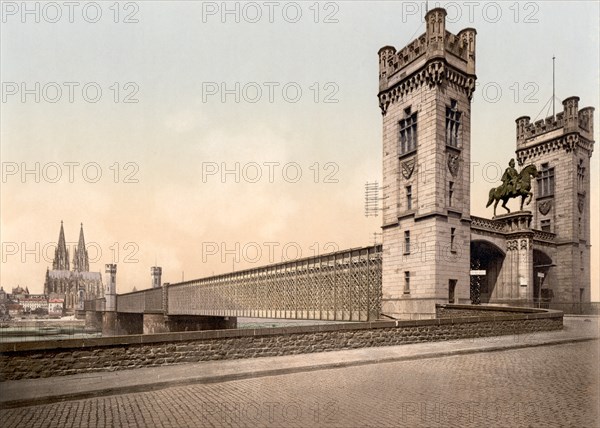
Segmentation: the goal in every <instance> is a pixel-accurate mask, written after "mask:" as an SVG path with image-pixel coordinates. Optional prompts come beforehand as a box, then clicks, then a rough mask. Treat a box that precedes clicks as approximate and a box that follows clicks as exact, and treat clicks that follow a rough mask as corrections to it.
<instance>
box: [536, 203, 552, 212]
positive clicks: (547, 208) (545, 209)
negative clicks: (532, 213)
mask: <svg viewBox="0 0 600 428" xmlns="http://www.w3.org/2000/svg"><path fill="white" fill-rule="evenodd" d="M551 208H552V201H542V202H540V203H539V204H538V210H539V211H540V213H541V214H542V215H546V214H548V213H549V212H550V209H551Z"/></svg>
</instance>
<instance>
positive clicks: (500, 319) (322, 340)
mask: <svg viewBox="0 0 600 428" xmlns="http://www.w3.org/2000/svg"><path fill="white" fill-rule="evenodd" d="M559 329H562V312H556V311H544V310H541V311H536V312H535V313H529V314H523V313H521V314H510V313H509V314H505V315H499V316H490V317H460V318H443V319H430V320H418V321H377V322H371V323H368V322H367V323H352V324H327V325H314V326H298V327H281V328H267V329H245V330H213V331H198V332H181V333H163V334H151V335H132V336H115V337H106V338H94V339H70V340H61V341H43V342H21V343H6V344H0V380H16V379H27V378H39V377H51V376H63V375H70V374H75V373H88V372H100V371H114V370H124V369H134V368H141V367H151V366H160V365H165V364H180V363H187V362H198V361H208V360H226V359H237V358H255V357H267V356H278V355H291V354H305V353H312V352H323V351H334V350H341V349H353V348H366V347H372V346H392V345H400V344H406V343H417V342H426V341H441V340H454V339H463V338H471V337H483V336H499V335H509V334H520V333H532V332H537V331H548V330H559Z"/></svg>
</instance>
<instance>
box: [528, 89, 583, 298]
mask: <svg viewBox="0 0 600 428" xmlns="http://www.w3.org/2000/svg"><path fill="white" fill-rule="evenodd" d="M593 121H594V108H593V107H586V108H583V109H579V98H578V97H570V98H567V99H565V100H564V101H563V111H562V112H560V113H558V114H556V116H550V117H547V118H545V119H541V120H539V121H537V122H535V123H531V122H530V118H529V117H528V116H522V117H520V118H518V119H517V120H516V122H517V123H516V125H517V151H516V153H517V159H518V161H519V164H521V165H527V164H531V163H533V164H535V165H536V167H537V169H538V172H539V177H538V179H537V183H535V184H534V189H533V194H534V200H533V201H532V203H531V209H532V211H533V221H532V223H533V224H532V228H534V229H538V230H542V231H545V232H550V233H552V234H554V243H555V248H554V249H549V250H548V252H547V253H544V252H543V251H541V250H538V254H537V259H536V254H535V253H534V260H533V263H534V266H533V267H534V281H537V280H538V275H537V274H538V273H541V274H543V275H544V282H543V283H542V285H541V287H540V290H539V291H538V290H537V289H536V293H535V294H536V296H535V297H542V298H543V299H547V300H548V301H550V302H555V303H585V302H590V300H591V294H590V293H591V291H590V286H591V284H590V244H591V242H590V158H591V156H592V151H593V149H594V130H593Z"/></svg>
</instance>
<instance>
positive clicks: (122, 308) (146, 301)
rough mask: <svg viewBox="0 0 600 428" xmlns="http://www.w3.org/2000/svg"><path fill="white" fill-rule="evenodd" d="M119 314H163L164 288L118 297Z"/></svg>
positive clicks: (119, 295)
mask: <svg viewBox="0 0 600 428" xmlns="http://www.w3.org/2000/svg"><path fill="white" fill-rule="evenodd" d="M117 312H129V313H138V314H139V313H160V312H163V290H162V288H151V289H149V290H140V291H134V292H131V293H126V294H118V295H117Z"/></svg>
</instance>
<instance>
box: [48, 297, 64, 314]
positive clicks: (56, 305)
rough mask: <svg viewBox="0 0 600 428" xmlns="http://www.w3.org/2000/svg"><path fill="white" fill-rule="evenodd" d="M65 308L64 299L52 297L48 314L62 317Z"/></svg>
mask: <svg viewBox="0 0 600 428" xmlns="http://www.w3.org/2000/svg"><path fill="white" fill-rule="evenodd" d="M64 308H65V301H64V299H50V300H48V316H51V317H52V316H54V317H60V316H62V314H63V312H64Z"/></svg>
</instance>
